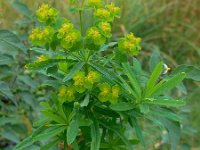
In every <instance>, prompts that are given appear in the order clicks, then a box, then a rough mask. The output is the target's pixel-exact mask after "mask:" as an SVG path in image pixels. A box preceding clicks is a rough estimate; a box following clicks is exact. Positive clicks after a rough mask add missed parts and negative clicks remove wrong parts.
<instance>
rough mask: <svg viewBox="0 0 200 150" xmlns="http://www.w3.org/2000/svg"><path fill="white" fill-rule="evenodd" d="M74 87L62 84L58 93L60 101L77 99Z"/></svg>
mask: <svg viewBox="0 0 200 150" xmlns="http://www.w3.org/2000/svg"><path fill="white" fill-rule="evenodd" d="M74 93H75V91H74V89H73V87H66V86H64V85H63V86H61V88H60V91H59V94H58V100H59V101H60V102H66V101H68V102H71V101H73V100H74V99H75V96H74Z"/></svg>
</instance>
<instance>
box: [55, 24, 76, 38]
mask: <svg viewBox="0 0 200 150" xmlns="http://www.w3.org/2000/svg"><path fill="white" fill-rule="evenodd" d="M73 30H74V25H73V24H72V23H70V22H67V23H64V24H62V27H61V28H60V29H59V30H58V35H57V37H58V38H59V39H61V38H63V37H64V36H66V34H67V33H70V32H72V31H73Z"/></svg>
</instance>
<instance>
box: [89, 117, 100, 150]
mask: <svg viewBox="0 0 200 150" xmlns="http://www.w3.org/2000/svg"><path fill="white" fill-rule="evenodd" d="M91 139H92V142H91V146H90V149H91V150H99V147H100V142H101V137H100V131H99V123H98V121H97V120H96V119H93V124H92V125H91Z"/></svg>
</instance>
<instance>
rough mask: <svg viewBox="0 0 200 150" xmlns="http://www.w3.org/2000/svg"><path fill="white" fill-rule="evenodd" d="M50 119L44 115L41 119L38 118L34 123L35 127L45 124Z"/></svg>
mask: <svg viewBox="0 0 200 150" xmlns="http://www.w3.org/2000/svg"><path fill="white" fill-rule="evenodd" d="M49 120H50V119H49V118H47V117H43V118H41V119H40V120H37V121H35V122H34V123H33V127H39V126H42V125H44V124H45V122H48V121H49Z"/></svg>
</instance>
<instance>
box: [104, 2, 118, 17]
mask: <svg viewBox="0 0 200 150" xmlns="http://www.w3.org/2000/svg"><path fill="white" fill-rule="evenodd" d="M106 8H107V9H108V11H109V12H110V13H111V15H112V16H113V17H119V16H120V8H119V7H116V6H115V4H114V3H110V4H108V5H106Z"/></svg>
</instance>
